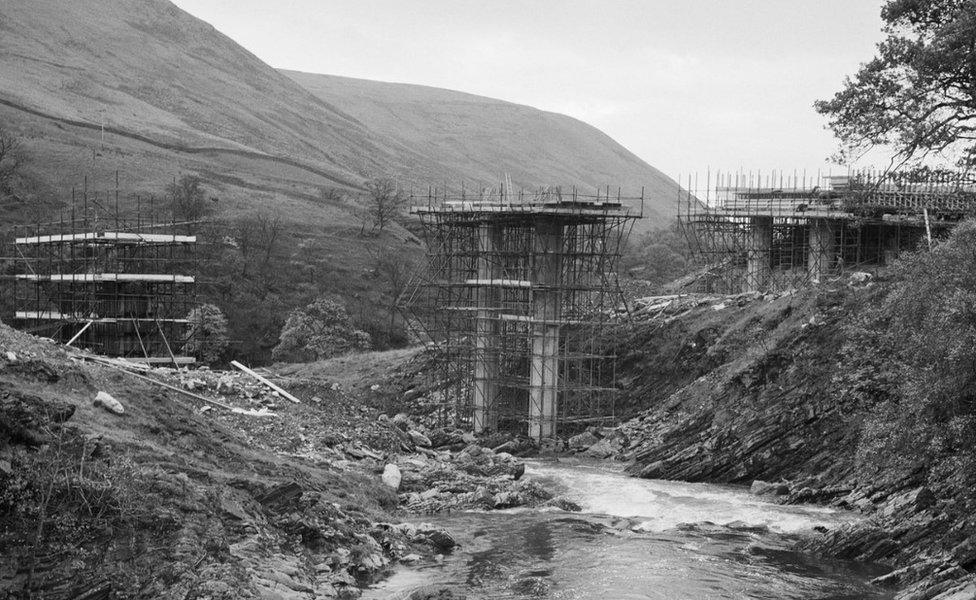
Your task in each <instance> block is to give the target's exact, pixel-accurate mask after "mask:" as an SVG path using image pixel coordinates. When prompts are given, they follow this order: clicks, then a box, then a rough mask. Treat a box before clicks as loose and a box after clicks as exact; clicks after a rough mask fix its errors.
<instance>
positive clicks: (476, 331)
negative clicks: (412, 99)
mask: <svg viewBox="0 0 976 600" xmlns="http://www.w3.org/2000/svg"><path fill="white" fill-rule="evenodd" d="M634 200H636V199H634ZM411 212H413V213H414V214H417V215H418V216H419V217H420V220H421V222H422V224H423V230H424V236H425V239H426V242H427V248H428V265H427V269H426V271H425V273H424V275H423V276H422V277H420V278H418V280H417V281H415V284H414V285H413V287H412V290H411V294H410V296H409V300H408V301H407V302H406V308H407V309H408V311H409V312H410V313H412V314H413V315H414V316H416V317H417V319H416V321H417V322H419V324H420V325H421V327H422V333H423V335H424V337H426V338H427V339H428V340H429V341H430V342H432V343H434V344H435V345H436V347H437V349H438V350H439V351H440V352H441V353H442V354H441V357H440V361H439V366H440V373H439V376H440V378H441V382H442V384H443V386H444V392H443V393H444V397H443V402H442V403H441V413H440V414H441V419H442V422H444V423H447V422H449V421H453V422H454V424H455V425H458V426H463V427H470V428H471V429H473V430H474V431H475V432H477V433H481V432H485V431H509V432H514V433H522V434H528V435H529V436H531V437H534V438H536V439H541V438H545V437H551V436H553V435H554V434H555V433H556V430H557V427H558V428H559V429H560V432H563V431H566V430H569V429H571V428H573V427H576V428H579V427H581V426H585V425H589V424H597V423H607V422H611V421H613V419H614V416H615V415H614V410H615V408H614V406H615V397H616V396H617V393H618V391H617V389H616V387H615V385H616V384H615V376H616V373H615V368H614V362H615V361H614V359H615V357H614V356H612V355H607V354H606V353H604V351H603V347H602V346H603V344H602V343H601V340H605V339H607V336H608V335H610V331H611V328H612V325H613V323H614V322H615V316H616V314H617V313H618V311H619V310H622V309H623V310H625V306H626V305H625V303H624V299H623V296H622V294H621V291H620V288H619V285H618V281H617V276H616V267H617V263H618V259H619V257H620V247H621V242H622V240H623V239H624V238H625V237H626V235H627V234H628V233H629V230H630V228H631V227H632V225H633V221H634V219H636V218H638V217H639V216H640V215H639V214H638V213H637V212H636V211H635V210H632V209H630V208H628V207H626V206H624V204H623V203H622V199H621V198H620V197H619V194H618V197H617V198H615V199H611V198H609V197H607V196H602V195H597V196H586V197H584V196H582V195H580V194H577V193H576V192H573V194H572V195H566V196H563V194H562V193H561V192H560V191H559V190H551V191H546V192H544V193H540V194H533V195H531V196H528V195H526V194H524V193H522V192H520V193H518V194H517V195H515V194H505V193H504V192H502V193H500V194H498V195H497V196H495V197H478V198H475V199H471V198H470V197H467V196H466V195H464V194H463V193H462V194H461V195H458V196H449V195H443V196H440V197H437V196H436V195H434V196H428V198H427V199H426V204H424V205H422V206H413V207H412V208H411Z"/></svg>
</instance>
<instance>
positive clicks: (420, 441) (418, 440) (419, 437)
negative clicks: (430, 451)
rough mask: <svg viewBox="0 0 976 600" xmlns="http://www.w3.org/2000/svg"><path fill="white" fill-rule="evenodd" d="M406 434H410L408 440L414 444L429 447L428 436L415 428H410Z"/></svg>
mask: <svg viewBox="0 0 976 600" xmlns="http://www.w3.org/2000/svg"><path fill="white" fill-rule="evenodd" d="M407 435H409V436H410V441H411V442H413V443H414V444H415V445H417V446H422V447H424V448H430V447H431V442H430V438H429V437H427V436H426V435H424V434H422V433H420V432H419V431H417V430H416V429H411V430H410V431H408V432H407Z"/></svg>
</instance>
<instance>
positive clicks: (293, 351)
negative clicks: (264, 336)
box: [271, 297, 372, 362]
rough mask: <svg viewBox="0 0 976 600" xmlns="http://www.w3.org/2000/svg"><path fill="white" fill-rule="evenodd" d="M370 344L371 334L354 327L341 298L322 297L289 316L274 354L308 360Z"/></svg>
mask: <svg viewBox="0 0 976 600" xmlns="http://www.w3.org/2000/svg"><path fill="white" fill-rule="evenodd" d="M371 345H372V340H371V338H370V336H369V334H368V333H366V332H365V331H361V330H359V329H355V328H354V327H353V326H352V321H351V320H350V318H349V314H348V313H347V312H346V309H345V307H344V306H343V305H342V304H341V303H340V302H339V301H338V299H335V298H328V297H322V298H319V299H317V300H315V301H314V302H312V303H311V304H309V305H308V306H306V307H305V308H302V309H297V310H293V311H292V312H291V314H289V315H288V319H287V320H286V321H285V325H284V327H282V328H281V335H280V336H279V338H278V345H277V346H275V347H274V350H272V351H271V356H272V357H273V358H274V359H275V360H284V361H290V362H303V361H306V362H307V361H313V360H321V359H323V358H331V357H333V356H339V355H341V354H346V353H349V352H353V351H356V350H369V348H370V346H371Z"/></svg>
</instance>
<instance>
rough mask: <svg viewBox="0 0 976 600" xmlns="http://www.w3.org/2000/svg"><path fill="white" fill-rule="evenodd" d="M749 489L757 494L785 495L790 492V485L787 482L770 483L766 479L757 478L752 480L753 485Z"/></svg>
mask: <svg viewBox="0 0 976 600" xmlns="http://www.w3.org/2000/svg"><path fill="white" fill-rule="evenodd" d="M749 491H750V492H752V493H753V494H755V495H756V496H765V495H767V494H768V495H773V496H785V495H786V494H789V493H790V486H789V485H787V484H785V483H768V482H765V481H760V480H758V479H757V480H755V481H753V482H752V487H750V488H749Z"/></svg>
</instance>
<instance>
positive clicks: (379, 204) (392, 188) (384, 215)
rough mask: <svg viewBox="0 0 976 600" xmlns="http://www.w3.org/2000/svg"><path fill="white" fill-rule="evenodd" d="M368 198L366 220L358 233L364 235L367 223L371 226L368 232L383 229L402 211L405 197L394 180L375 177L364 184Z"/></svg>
mask: <svg viewBox="0 0 976 600" xmlns="http://www.w3.org/2000/svg"><path fill="white" fill-rule="evenodd" d="M366 189H367V190H368V192H369V198H368V199H367V204H366V218H365V219H364V220H363V227H362V230H361V231H360V233H365V231H366V225H367V223H368V224H370V225H371V229H370V232H375V231H376V230H379V231H383V229H384V228H385V227H386V226H387V225H389V224H390V222H392V221H393V220H394V219H396V217H397V216H399V214H400V213H401V212H402V211H403V204H404V203H405V202H406V199H407V197H406V195H405V194H404V193H403V192H402V191H401V190H400V187H399V185H397V182H396V180H395V179H392V178H390V177H377V178H374V179H371V180H370V181H369V182H368V183H367V184H366Z"/></svg>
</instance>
